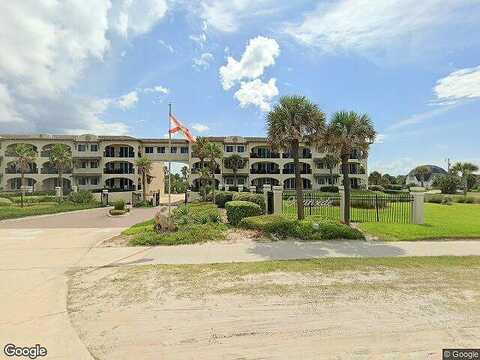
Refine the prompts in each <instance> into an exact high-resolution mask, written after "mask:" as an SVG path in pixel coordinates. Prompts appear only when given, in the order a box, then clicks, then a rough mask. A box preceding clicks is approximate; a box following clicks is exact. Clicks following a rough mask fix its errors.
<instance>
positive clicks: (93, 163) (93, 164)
mask: <svg viewBox="0 0 480 360" xmlns="http://www.w3.org/2000/svg"><path fill="white" fill-rule="evenodd" d="M90 168H91V169H96V168H98V161H90Z"/></svg>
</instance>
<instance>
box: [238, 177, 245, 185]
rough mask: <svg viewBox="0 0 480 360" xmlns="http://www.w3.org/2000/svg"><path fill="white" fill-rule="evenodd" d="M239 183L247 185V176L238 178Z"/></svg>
mask: <svg viewBox="0 0 480 360" xmlns="http://www.w3.org/2000/svg"><path fill="white" fill-rule="evenodd" d="M238 185H245V178H243V177H240V178H238Z"/></svg>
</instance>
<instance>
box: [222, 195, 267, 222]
mask: <svg viewBox="0 0 480 360" xmlns="http://www.w3.org/2000/svg"><path fill="white" fill-rule="evenodd" d="M225 209H226V210H227V219H228V222H229V223H230V224H232V225H234V226H236V225H238V224H239V223H240V221H241V220H242V219H243V218H246V217H249V216H257V215H261V214H262V213H263V210H262V208H261V207H260V205H258V204H256V203H253V202H251V201H242V200H237V201H229V202H227V203H226V204H225Z"/></svg>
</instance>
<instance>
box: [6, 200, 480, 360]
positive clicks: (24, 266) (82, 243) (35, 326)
mask: <svg viewBox="0 0 480 360" xmlns="http://www.w3.org/2000/svg"><path fill="white" fill-rule="evenodd" d="M155 211H156V209H133V211H132V214H131V215H129V216H127V217H123V218H112V217H108V216H107V215H106V209H94V210H86V211H81V212H75V213H67V214H60V215H53V216H43V217H37V218H29V219H19V220H14V221H4V222H0V298H1V299H2V300H1V306H0V345H1V346H0V347H1V348H3V346H4V345H5V344H7V343H10V342H11V343H14V344H17V345H23V346H27V345H28V346H32V345H35V344H37V343H38V344H41V345H42V346H45V347H46V348H47V349H48V351H49V356H48V359H75V360H77V359H78V360H83V359H88V360H92V358H91V356H90V354H89V353H88V351H87V350H86V348H85V347H84V345H83V344H82V342H81V341H80V340H79V338H78V336H77V334H76V333H75V331H74V330H73V328H72V326H71V324H70V320H69V317H68V314H67V308H66V306H67V305H66V294H67V281H68V277H67V275H66V273H67V272H68V271H69V270H70V269H74V268H77V267H85V266H91V267H100V266H131V265H143V264H160V263H162V264H184V263H212V262H232V261H259V260H278V259H300V258H316V257H340V256H349V257H354V256H355V257H358V256H365V257H367V256H368V257H370V256H432V255H480V241H455V242H453V241H452V242H448V241H439V242H432V241H425V242H401V243H380V242H362V241H328V242H316V243H314V242H291V241H278V242H271V243H260V242H253V241H239V242H233V243H225V242H223V243H209V244H203V245H184V246H173V247H155V248H148V247H143V248H142V247H141V248H127V247H125V248H118V247H110V248H109V247H96V245H97V244H98V243H100V242H101V241H103V240H105V239H107V238H110V237H112V236H114V235H117V234H118V233H119V232H120V231H121V230H122V229H123V228H124V227H128V226H130V225H131V224H133V223H137V222H139V221H144V220H147V219H149V218H151V217H152V216H153V214H154V213H155Z"/></svg>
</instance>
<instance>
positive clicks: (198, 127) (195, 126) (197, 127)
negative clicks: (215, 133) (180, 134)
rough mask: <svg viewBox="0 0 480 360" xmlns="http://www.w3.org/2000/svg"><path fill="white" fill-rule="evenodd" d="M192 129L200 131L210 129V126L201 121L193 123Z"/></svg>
mask: <svg viewBox="0 0 480 360" xmlns="http://www.w3.org/2000/svg"><path fill="white" fill-rule="evenodd" d="M192 129H193V130H195V131H197V132H200V133H201V132H205V131H208V130H210V128H209V127H208V126H207V125H204V124H199V123H196V124H193V125H192Z"/></svg>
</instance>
